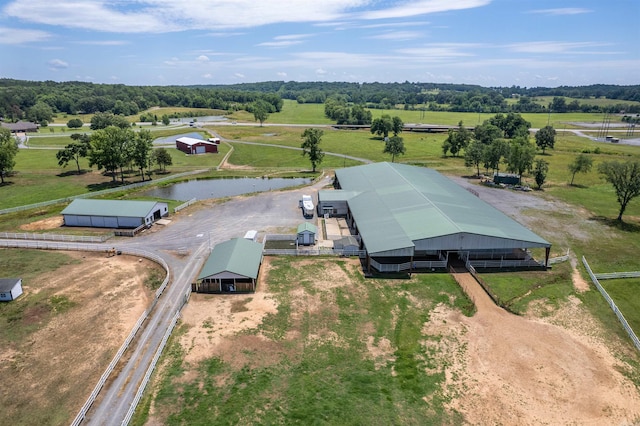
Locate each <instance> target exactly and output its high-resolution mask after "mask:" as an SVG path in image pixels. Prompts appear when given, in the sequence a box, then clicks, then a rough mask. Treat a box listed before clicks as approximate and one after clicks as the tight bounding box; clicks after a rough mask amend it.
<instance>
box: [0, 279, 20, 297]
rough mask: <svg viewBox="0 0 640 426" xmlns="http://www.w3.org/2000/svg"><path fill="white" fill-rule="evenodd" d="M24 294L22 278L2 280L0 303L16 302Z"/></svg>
mask: <svg viewBox="0 0 640 426" xmlns="http://www.w3.org/2000/svg"><path fill="white" fill-rule="evenodd" d="M21 294H22V278H0V302H10V301H12V300H16V299H17V298H18V297H19V296H20V295H21Z"/></svg>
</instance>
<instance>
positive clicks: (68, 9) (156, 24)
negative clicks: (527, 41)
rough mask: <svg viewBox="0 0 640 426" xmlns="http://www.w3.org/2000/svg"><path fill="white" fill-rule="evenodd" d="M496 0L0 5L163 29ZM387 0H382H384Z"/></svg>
mask: <svg viewBox="0 0 640 426" xmlns="http://www.w3.org/2000/svg"><path fill="white" fill-rule="evenodd" d="M491 1H492V0H456V1H455V2H452V1H450V0H420V1H412V2H407V3H404V4H401V5H399V6H391V7H386V8H385V7H382V8H378V9H376V10H370V11H366V12H357V10H358V9H359V8H365V7H373V6H377V5H379V4H380V3H378V2H377V1H376V0H323V1H297V2H295V4H293V5H292V4H291V2H288V1H282V0H261V1H260V2H255V1H254V0H137V1H113V2H107V1H104V0H83V1H78V0H57V1H56V3H55V5H52V4H51V2H50V1H49V0H29V1H28V2H27V1H25V0H12V1H10V2H9V3H8V4H7V5H6V6H5V7H4V8H3V9H2V11H3V12H4V14H5V15H6V16H8V17H12V18H18V19H20V20H22V21H24V22H34V23H39V24H46V25H54V26H63V27H68V28H84V29H89V30H93V31H102V32H112V33H163V32H174V31H183V30H194V29H197V30H210V29H211V28H216V32H215V33H212V34H218V35H219V34H224V31H221V30H223V29H230V28H250V27H256V26H262V25H270V24H278V23H285V22H297V23H301V22H315V23H322V22H324V23H326V22H332V21H340V20H342V21H344V20H349V19H351V18H359V19H368V20H371V19H390V18H406V17H413V16H418V15H424V14H428V13H435V12H445V11H449V10H461V9H469V8H475V7H480V6H485V5H487V4H489V3H490V2H491ZM383 4H384V3H383Z"/></svg>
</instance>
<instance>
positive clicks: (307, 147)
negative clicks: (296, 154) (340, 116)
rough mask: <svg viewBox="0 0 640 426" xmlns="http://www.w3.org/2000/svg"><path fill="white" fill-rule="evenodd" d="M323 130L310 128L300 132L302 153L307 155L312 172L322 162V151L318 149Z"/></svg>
mask: <svg viewBox="0 0 640 426" xmlns="http://www.w3.org/2000/svg"><path fill="white" fill-rule="evenodd" d="M323 134H324V132H323V131H322V130H320V129H316V128H310V129H305V131H304V132H303V133H302V138H303V139H304V141H303V142H302V155H303V156H305V155H309V161H311V168H312V170H313V172H315V171H316V167H317V166H318V164H320V163H322V159H323V158H324V152H322V150H321V149H320V141H321V140H322V135H323Z"/></svg>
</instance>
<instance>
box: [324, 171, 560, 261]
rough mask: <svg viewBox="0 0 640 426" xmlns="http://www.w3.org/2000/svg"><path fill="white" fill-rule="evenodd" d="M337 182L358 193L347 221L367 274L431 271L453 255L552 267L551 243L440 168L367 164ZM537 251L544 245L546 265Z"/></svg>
mask: <svg viewBox="0 0 640 426" xmlns="http://www.w3.org/2000/svg"><path fill="white" fill-rule="evenodd" d="M334 185H335V187H336V188H337V189H338V190H339V191H340V190H342V191H347V192H349V193H350V194H353V196H351V197H349V198H348V199H347V200H346V202H347V205H348V208H347V214H346V218H347V223H348V224H349V226H350V229H351V231H352V233H354V234H357V235H360V237H361V241H362V247H363V250H365V251H366V268H367V270H369V271H371V269H375V270H377V271H379V272H399V271H408V272H411V271H416V270H431V269H434V268H446V267H447V266H448V265H449V264H450V263H451V262H452V261H454V260H462V261H464V262H467V263H468V264H470V265H471V266H474V267H475V268H497V269H501V268H546V266H547V264H548V259H549V251H550V248H551V244H550V243H549V242H547V241H546V240H544V239H543V238H541V237H539V236H538V235H536V234H534V233H533V232H532V231H530V230H529V229H527V228H525V227H524V226H522V225H521V224H519V223H518V222H516V221H515V220H513V219H511V218H510V217H508V216H507V215H505V214H504V213H502V212H501V211H499V210H497V209H496V208H494V207H493V206H491V205H489V204H487V203H486V202H484V201H483V200H481V199H480V198H478V197H477V196H475V195H473V194H472V193H470V192H468V191H466V190H465V189H464V188H462V187H461V186H459V185H458V184H456V183H455V182H453V181H452V180H450V179H448V178H447V177H445V176H443V175H441V174H440V173H438V172H436V171H435V170H432V169H428V168H424V167H415V166H408V165H403V164H396V163H375V164H367V165H363V166H356V167H350V168H345V169H339V170H336V179H335V183H334ZM321 196H322V194H320V197H321ZM331 198H332V202H333V201H335V199H336V198H337V197H331ZM321 203H322V200H319V203H318V204H321ZM532 248H544V249H545V261H544V264H541V263H538V262H536V261H535V260H534V259H533V258H532V256H531V255H530V253H529V249H532Z"/></svg>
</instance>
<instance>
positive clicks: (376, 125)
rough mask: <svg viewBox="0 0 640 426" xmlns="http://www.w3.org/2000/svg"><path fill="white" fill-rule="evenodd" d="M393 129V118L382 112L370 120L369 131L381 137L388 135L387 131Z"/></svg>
mask: <svg viewBox="0 0 640 426" xmlns="http://www.w3.org/2000/svg"><path fill="white" fill-rule="evenodd" d="M392 131H393V118H391V116H390V115H389V114H382V116H381V117H379V118H376V119H374V120H373V121H372V122H371V133H373V134H376V135H378V136H382V137H383V138H388V137H389V132H392Z"/></svg>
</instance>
